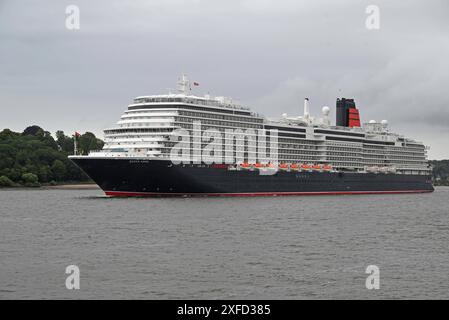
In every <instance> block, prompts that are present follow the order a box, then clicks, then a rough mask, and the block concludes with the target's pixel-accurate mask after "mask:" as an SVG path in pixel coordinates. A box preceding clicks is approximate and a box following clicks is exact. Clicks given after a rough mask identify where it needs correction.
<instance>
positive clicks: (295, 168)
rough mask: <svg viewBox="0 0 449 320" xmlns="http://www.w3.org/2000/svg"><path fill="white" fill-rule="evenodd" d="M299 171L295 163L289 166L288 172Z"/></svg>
mask: <svg viewBox="0 0 449 320" xmlns="http://www.w3.org/2000/svg"><path fill="white" fill-rule="evenodd" d="M298 169H299V166H298V165H297V164H296V163H293V164H291V165H290V170H295V171H296V170H298Z"/></svg>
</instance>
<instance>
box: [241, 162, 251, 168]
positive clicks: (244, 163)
mask: <svg viewBox="0 0 449 320" xmlns="http://www.w3.org/2000/svg"><path fill="white" fill-rule="evenodd" d="M240 167H241V168H243V169H249V168H251V165H250V164H249V163H248V162H243V163H242V164H241V165H240Z"/></svg>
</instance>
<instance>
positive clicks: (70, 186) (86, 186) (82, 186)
mask: <svg viewBox="0 0 449 320" xmlns="http://www.w3.org/2000/svg"><path fill="white" fill-rule="evenodd" d="M97 189H98V190H101V189H100V187H99V186H98V185H97V184H95V183H65V184H59V185H54V186H51V185H43V186H38V187H26V186H15V187H7V188H0V191H11V190H97Z"/></svg>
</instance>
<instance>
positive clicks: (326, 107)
mask: <svg viewBox="0 0 449 320" xmlns="http://www.w3.org/2000/svg"><path fill="white" fill-rule="evenodd" d="M321 111H322V112H323V114H324V115H325V116H328V115H329V112H331V109H330V108H329V107H328V106H324V107H323V109H321Z"/></svg>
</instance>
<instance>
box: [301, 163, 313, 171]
mask: <svg viewBox="0 0 449 320" xmlns="http://www.w3.org/2000/svg"><path fill="white" fill-rule="evenodd" d="M301 169H302V170H310V169H312V167H311V166H309V165H308V164H302V165H301Z"/></svg>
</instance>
